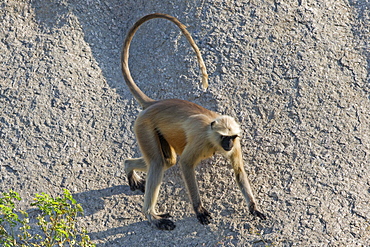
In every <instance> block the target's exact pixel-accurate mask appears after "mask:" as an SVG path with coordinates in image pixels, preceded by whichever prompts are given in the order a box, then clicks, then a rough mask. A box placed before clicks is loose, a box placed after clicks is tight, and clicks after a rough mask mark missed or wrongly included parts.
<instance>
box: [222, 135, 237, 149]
mask: <svg viewBox="0 0 370 247" xmlns="http://www.w3.org/2000/svg"><path fill="white" fill-rule="evenodd" d="M237 137H238V136H237V135H233V136H221V147H222V148H223V149H224V150H225V151H227V152H228V151H230V150H231V149H232V148H233V147H234V140H235V139H236V138H237Z"/></svg>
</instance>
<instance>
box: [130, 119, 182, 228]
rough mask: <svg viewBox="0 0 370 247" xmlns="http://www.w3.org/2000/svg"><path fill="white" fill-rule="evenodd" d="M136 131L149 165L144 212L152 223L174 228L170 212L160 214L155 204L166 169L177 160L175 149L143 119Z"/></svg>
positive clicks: (138, 122) (161, 226)
mask: <svg viewBox="0 0 370 247" xmlns="http://www.w3.org/2000/svg"><path fill="white" fill-rule="evenodd" d="M138 120H139V119H138ZM135 133H136V137H137V140H138V143H139V146H140V150H141V152H142V154H143V156H144V157H145V160H146V163H147V165H148V167H147V168H148V169H147V175H146V183H145V196H144V206H143V212H144V214H145V216H146V217H147V219H148V220H149V222H150V223H151V225H153V226H155V227H157V228H158V229H160V230H173V229H175V227H176V226H175V224H174V223H173V222H172V221H171V220H169V219H168V218H169V217H170V215H169V214H168V213H164V214H158V213H157V212H156V210H155V206H156V204H157V200H158V195H159V189H160V186H161V183H162V179H163V175H164V171H165V170H166V169H167V168H168V167H170V166H171V165H173V164H174V162H175V158H174V157H172V156H173V155H175V154H174V151H173V149H172V148H170V146H169V145H168V143H167V141H166V140H165V139H164V138H163V136H161V134H160V133H159V132H158V131H156V130H154V129H151V128H150V127H148V126H147V125H146V122H145V121H141V119H140V121H137V125H136V126H135Z"/></svg>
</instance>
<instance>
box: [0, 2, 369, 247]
mask: <svg viewBox="0 0 370 247" xmlns="http://www.w3.org/2000/svg"><path fill="white" fill-rule="evenodd" d="M153 12H163V13H168V14H171V15H174V16H176V17H177V18H178V19H179V20H180V21H182V22H183V23H184V24H185V25H187V27H188V30H189V31H190V32H191V33H192V35H193V37H194V39H195V40H196V42H197V44H198V45H199V47H200V49H201V51H202V53H203V56H204V60H205V62H206V65H207V68H208V71H209V75H210V87H209V89H208V90H207V91H206V92H204V91H203V90H201V89H200V77H199V71H198V65H197V62H196V59H195V55H194V54H193V51H192V50H191V48H190V46H189V45H188V43H187V41H186V40H185V38H184V37H183V36H182V35H180V32H179V30H178V29H177V27H176V26H174V25H173V24H171V23H169V22H168V21H165V20H152V21H150V22H149V23H146V24H145V25H143V26H142V27H141V29H139V31H138V33H137V35H136V36H135V38H134V40H133V44H132V47H131V57H130V67H131V72H132V75H133V77H134V78H135V80H136V81H137V83H138V85H139V86H140V87H141V88H142V90H143V91H144V92H146V93H147V94H148V95H149V96H150V97H152V98H155V99H165V98H181V99H185V100H190V101H193V102H196V103H198V104H201V105H202V106H204V107H206V108H208V109H211V110H215V111H218V112H221V113H225V114H229V115H232V116H234V117H235V118H236V119H237V120H238V121H239V122H240V123H241V125H242V128H243V130H244V133H243V151H244V158H245V164H246V165H245V166H246V169H247V171H248V174H249V177H250V180H251V182H252V185H253V189H254V191H255V195H256V197H257V199H258V202H259V205H260V207H261V209H262V211H264V212H265V213H266V214H267V216H268V220H266V221H260V220H258V219H255V218H254V217H253V216H251V215H249V213H248V211H247V207H246V204H245V202H244V200H243V198H242V195H241V193H240V191H239V190H238V189H237V187H236V184H235V182H234V180H233V174H232V171H231V169H230V167H229V166H228V163H227V161H226V160H225V159H224V158H223V157H221V156H219V155H216V156H215V157H214V158H212V159H210V160H207V161H204V162H202V164H201V165H200V166H199V167H198V169H197V176H198V181H199V187H200V190H201V194H202V198H203V200H204V204H205V206H206V207H207V208H208V209H209V210H210V212H211V213H212V216H213V222H212V224H210V225H209V226H203V225H200V224H199V223H198V222H197V220H196V218H195V217H194V214H193V212H192V209H191V206H190V203H189V200H188V198H187V195H186V191H185V189H184V184H183V182H182V180H181V175H180V172H179V169H178V167H177V166H176V167H173V168H171V169H169V170H168V171H167V172H166V174H165V178H164V182H163V184H162V189H161V195H160V199H159V204H158V210H159V211H166V212H167V211H168V212H169V213H171V214H172V215H173V216H174V220H175V221H176V224H177V228H176V229H175V230H174V231H172V232H164V231H158V230H156V229H153V228H152V227H150V226H149V224H148V223H147V221H146V220H145V218H144V217H143V215H142V213H141V206H142V203H143V196H142V195H141V194H140V193H139V192H131V191H130V189H129V187H128V185H127V180H126V177H125V174H124V171H123V160H124V159H125V158H127V157H133V156H139V155H140V153H139V150H138V147H137V145H136V141H135V137H134V134H133V131H132V126H133V122H134V120H135V118H136V115H137V114H138V112H139V111H140V108H139V105H138V104H137V103H136V102H135V100H134V99H133V98H132V95H131V94H130V93H129V91H128V89H127V87H126V85H125V84H124V81H123V78H122V75H121V71H120V64H119V61H120V60H119V59H120V49H121V46H122V41H123V39H124V37H125V35H126V32H127V31H128V29H129V28H130V27H131V25H132V24H133V23H134V22H135V21H136V20H137V19H139V18H140V17H142V16H144V15H146V14H149V13H153ZM0 17H1V18H0V22H1V25H0V63H1V66H0V141H1V147H0V191H7V190H9V189H14V190H16V191H19V192H20V194H21V195H22V196H23V197H24V198H25V199H26V201H25V202H24V203H23V204H21V205H20V206H21V207H23V208H24V209H28V208H27V207H26V206H25V205H26V204H27V203H29V200H30V199H31V198H32V197H33V196H34V194H35V193H41V192H46V193H50V194H52V195H58V194H59V193H61V191H62V189H63V188H67V189H69V190H71V191H72V192H73V193H74V195H75V197H76V198H77V199H78V201H79V202H80V203H81V204H82V206H83V207H84V209H85V212H86V215H85V216H84V217H83V218H81V225H83V226H85V227H87V229H88V231H89V232H91V238H92V239H93V240H94V242H96V243H98V244H99V245H98V246H140V245H143V244H145V245H147V246H181V245H183V246H185V245H186V246H264V245H266V244H268V245H278V246H369V242H370V223H369V222H370V219H369V215H370V207H369V204H370V199H369V198H370V168H369V165H370V164H369V155H370V137H369V130H370V115H369V113H370V81H369V79H370V76H369V70H370V65H369V64H370V53H369V51H370V2H369V0H361V1H360V0H358V1H356V0H351V1H347V0H328V1H315V0H307V1H306V0H302V1H288V0H280V1H279V0H275V1H273V0H259V1H254V0H250V1H226V0H225V1H221V0H216V1H211V0H205V1H201V0H190V1H180V0H178V1H167V0H158V1H157V0H154V1H143V0H136V1H121V0H110V1H103V0H101V1H91V0H81V1H77V0H70V1H59V0H58V1H57V0H32V1H19V0H5V1H4V0H3V1H1V2H0ZM27 200H28V201H27Z"/></svg>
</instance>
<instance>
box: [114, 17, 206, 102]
mask: <svg viewBox="0 0 370 247" xmlns="http://www.w3.org/2000/svg"><path fill="white" fill-rule="evenodd" d="M154 18H163V19H167V20H169V21H172V22H173V23H175V24H176V25H177V26H178V27H179V28H180V30H181V32H182V33H183V34H184V35H185V37H186V39H187V40H188V41H189V43H190V45H191V46H192V47H193V49H194V51H195V53H196V55H197V58H198V63H199V67H200V70H201V72H202V85H203V88H204V89H206V88H207V87H208V74H207V70H206V66H205V64H204V61H203V58H202V55H201V54H200V51H199V48H198V46H197V45H196V44H195V42H194V40H193V38H192V37H191V35H190V33H189V32H188V30H186V27H185V26H184V25H183V24H182V23H181V22H180V21H179V20H177V19H176V18H175V17H173V16H170V15H166V14H160V13H155V14H150V15H146V16H144V17H142V18H141V19H140V20H138V21H137V22H136V23H135V24H134V26H133V27H132V28H131V29H130V31H129V32H128V34H127V36H126V39H125V41H124V45H123V49H122V53H121V68H122V74H123V77H124V78H125V81H126V84H127V86H128V87H129V89H130V91H131V93H132V94H133V95H134V97H135V98H136V100H137V101H138V102H139V103H140V105H141V106H142V107H143V108H144V109H145V108H147V107H149V106H150V105H152V104H153V103H154V102H155V100H153V99H151V98H149V97H148V96H147V95H146V94H145V93H143V91H141V90H140V88H139V87H138V86H137V85H136V83H135V81H134V79H133V78H132V77H131V73H130V69H129V67H128V57H129V49H130V43H131V41H132V38H133V37H134V34H135V33H136V31H137V29H138V28H139V27H140V26H141V25H142V24H143V23H144V22H146V21H148V20H150V19H154Z"/></svg>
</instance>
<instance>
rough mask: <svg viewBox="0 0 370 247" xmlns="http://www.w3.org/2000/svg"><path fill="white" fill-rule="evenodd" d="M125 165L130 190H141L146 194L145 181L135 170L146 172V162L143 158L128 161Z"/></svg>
mask: <svg viewBox="0 0 370 247" xmlns="http://www.w3.org/2000/svg"><path fill="white" fill-rule="evenodd" d="M124 164H125V172H126V174H127V180H128V184H129V185H130V189H131V190H132V191H134V190H140V191H141V192H143V193H145V180H144V179H142V178H141V177H140V176H139V175H137V174H136V172H135V170H137V171H142V172H146V171H147V166H146V164H145V160H144V158H143V157H141V158H136V159H126V160H125V161H124Z"/></svg>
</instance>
